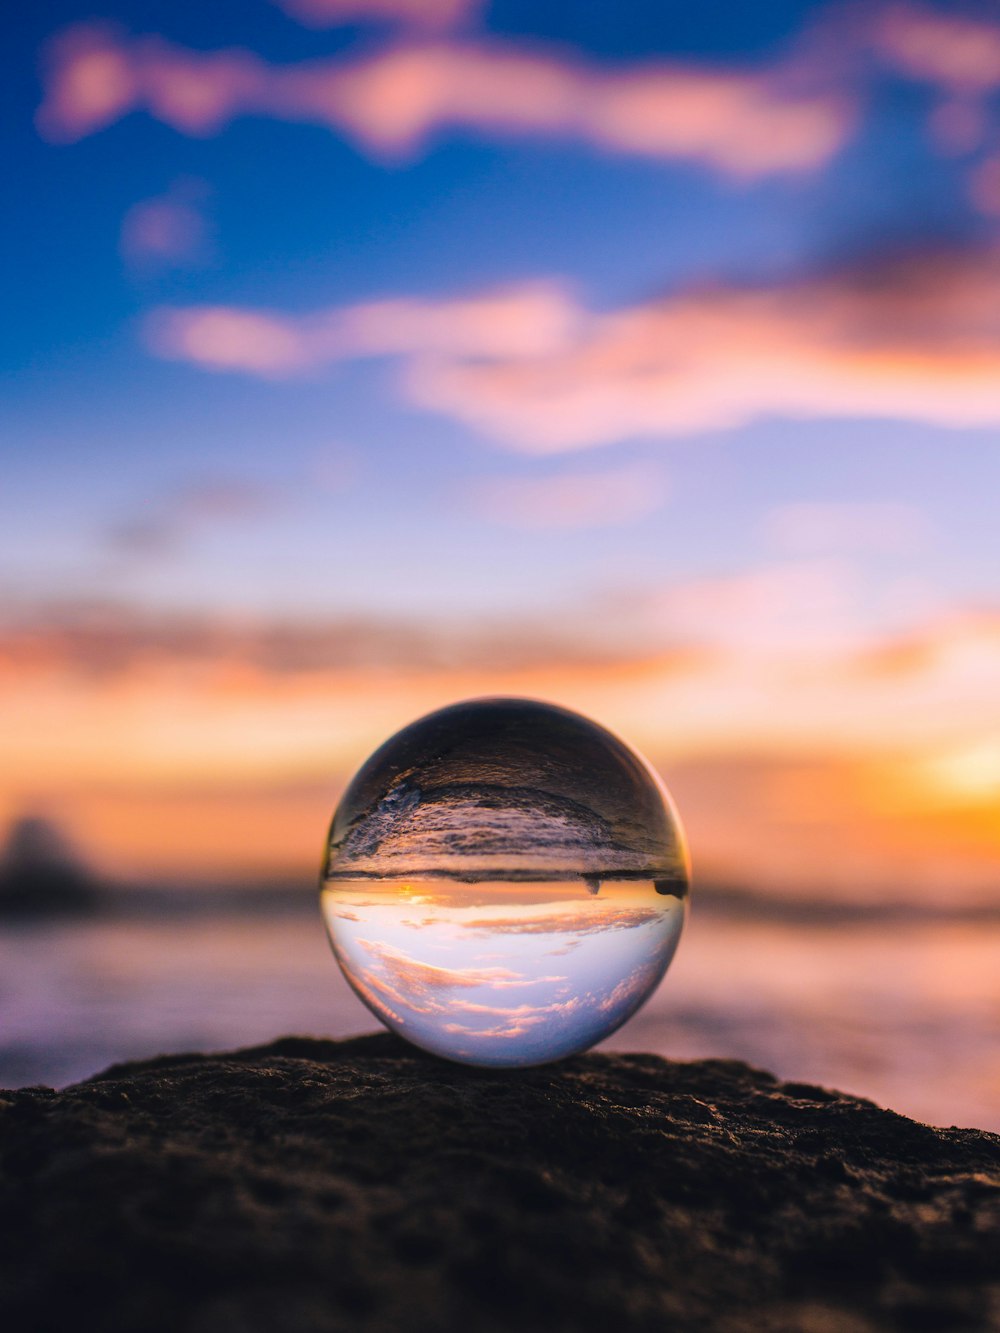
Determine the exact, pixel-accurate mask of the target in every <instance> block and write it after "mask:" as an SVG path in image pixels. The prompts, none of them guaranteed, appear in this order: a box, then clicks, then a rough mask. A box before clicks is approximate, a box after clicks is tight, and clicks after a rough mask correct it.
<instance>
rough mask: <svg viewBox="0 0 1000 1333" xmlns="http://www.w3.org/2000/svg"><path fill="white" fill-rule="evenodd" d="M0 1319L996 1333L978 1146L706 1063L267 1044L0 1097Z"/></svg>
mask: <svg viewBox="0 0 1000 1333" xmlns="http://www.w3.org/2000/svg"><path fill="white" fill-rule="evenodd" d="M0 1157H2V1166H0V1327H3V1328H5V1329H9V1330H12V1331H15V1330H16V1333H21V1331H22V1330H25V1331H30V1333H50V1331H51V1333H55V1331H56V1330H59V1333H63V1330H75V1331H80V1330H83V1331H84V1333H89V1331H90V1330H94V1333H105V1331H107V1333H126V1331H127V1333H140V1331H141V1333H327V1331H328V1330H329V1331H330V1333H334V1331H336V1333H341V1331H346V1330H352V1333H353V1331H354V1330H364V1331H365V1333H369V1331H370V1333H401V1331H403V1330H406V1333H451V1330H455V1333H458V1330H461V1331H462V1333H478V1330H483V1331H484V1333H510V1331H511V1330H518V1331H521V1330H524V1331H527V1330H545V1331H546V1333H560V1331H561V1330H567V1331H569V1330H574V1331H575V1330H591V1329H593V1330H598V1329H600V1330H602V1331H603V1330H616V1331H622V1333H631V1331H632V1330H650V1331H652V1330H657V1333H661V1331H662V1330H682V1331H684V1330H718V1333H740V1331H742V1330H764V1331H765V1333H767V1331H772V1333H872V1330H882V1329H892V1330H901V1329H914V1330H928V1331H929V1330H961V1329H994V1328H998V1327H1000V1138H998V1137H997V1136H995V1135H990V1134H987V1133H984V1132H980V1131H976V1130H956V1129H948V1130H942V1129H931V1128H928V1127H927V1126H924V1125H919V1124H916V1123H914V1122H913V1121H910V1120H907V1119H905V1118H904V1117H902V1116H899V1115H895V1114H893V1113H892V1112H890V1111H883V1110H880V1109H879V1108H877V1107H876V1106H874V1105H872V1104H871V1103H869V1102H865V1101H861V1100H858V1099H857V1098H854V1097H848V1096H845V1095H842V1094H839V1093H835V1092H827V1091H824V1090H822V1089H820V1088H815V1087H809V1086H805V1085H800V1084H793V1083H780V1082H778V1081H777V1080H775V1079H774V1078H772V1077H771V1076H770V1075H768V1074H765V1073H761V1072H759V1071H757V1070H754V1069H751V1068H749V1067H748V1066H746V1065H743V1064H739V1063H736V1062H731V1061H719V1060H705V1061H697V1062H694V1063H685V1064H680V1063H673V1062H669V1061H664V1060H661V1059H658V1058H655V1057H653V1056H648V1055H601V1054H591V1055H585V1056H581V1057H577V1058H575V1059H572V1060H567V1061H564V1062H562V1063H560V1064H557V1065H551V1066H548V1067H545V1068H539V1069H531V1070H523V1071H516V1072H511V1071H506V1072H490V1071H483V1070H475V1069H467V1068H464V1067H461V1066H458V1065H450V1064H445V1063H442V1062H441V1061H438V1060H435V1059H432V1058H431V1057H428V1056H424V1055H422V1054H421V1053H420V1052H418V1051H416V1050H414V1049H412V1048H410V1047H408V1046H406V1045H405V1044H403V1043H402V1042H399V1041H397V1040H396V1039H394V1038H392V1037H389V1036H388V1035H385V1036H378V1037H368V1038H360V1039H357V1040H354V1041H347V1042H326V1041H312V1040H307V1039H299V1038H288V1039H285V1040H282V1041H278V1042H275V1043H274V1044H273V1045H270V1046H267V1047H261V1048H258V1049H253V1050H245V1051H238V1052H235V1053H233V1054H227V1055H215V1056H204V1055H182V1056H171V1057H164V1058H161V1059H158V1060H151V1061H147V1062H145V1063H139V1064H130V1065H121V1066H118V1067H116V1068H113V1069H110V1070H108V1071H107V1073H105V1074H102V1075H100V1076H99V1077H97V1078H95V1079H92V1080H90V1081H88V1082H86V1083H83V1084H80V1085H78V1086H76V1087H73V1088H69V1089H67V1090H66V1091H63V1092H53V1091H51V1090H47V1089H29V1090H25V1091H20V1092H14V1093H0Z"/></svg>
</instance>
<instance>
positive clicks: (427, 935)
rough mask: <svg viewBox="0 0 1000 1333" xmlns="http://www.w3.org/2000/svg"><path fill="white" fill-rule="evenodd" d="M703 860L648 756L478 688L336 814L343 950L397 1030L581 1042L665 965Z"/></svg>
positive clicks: (399, 737)
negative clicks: (694, 870)
mask: <svg viewBox="0 0 1000 1333" xmlns="http://www.w3.org/2000/svg"><path fill="white" fill-rule="evenodd" d="M688 880H689V873H688V862H687V852H686V849H685V846H684V838H683V834H682V832H681V829H680V825H679V822H678V820H677V816H676V813H675V812H674V810H673V806H672V804H671V801H670V798H669V796H668V795H667V792H666V790H665V788H664V787H663V785H662V783H661V782H660V781H659V779H658V778H657V777H656V775H655V774H654V773H653V771H652V770H651V769H650V768H649V766H648V765H647V764H646V763H645V761H644V760H643V759H641V758H640V757H639V755H637V754H636V753H635V751H634V750H631V749H630V748H629V747H628V746H627V745H625V744H624V743H623V742H622V741H621V740H619V739H618V738H617V737H616V736H614V735H612V733H611V732H609V731H606V730H605V729H604V728H603V727H600V726H598V725H597V724H596V723H594V722H591V721H589V720H588V719H587V718H585V717H582V716H581V715H580V714H578V713H571V712H569V711H567V710H566V709H563V708H557V707H555V706H553V705H551V704H545V703H537V702H534V701H532V700H526V699H506V698H501V699H475V700H471V701H469V702H466V703H459V704H454V705H452V706H451V707H449V708H442V709H440V710H439V711H438V712H435V713H431V714H429V715H428V716H427V717H423V718H420V719H419V720H418V721H416V722H414V723H412V724H411V725H410V726H408V727H404V728H403V730H402V731H400V732H398V733H397V734H396V735H395V736H393V737H392V738H391V740H389V741H387V742H386V743H385V744H384V745H383V746H381V748H380V749H378V750H376V752H375V753H374V754H373V755H372V756H371V758H370V759H369V760H368V761H367V762H366V763H365V764H364V765H363V766H362V768H361V769H360V770H359V771H358V773H357V774H356V776H355V777H354V779H353V781H352V782H351V784H350V786H349V787H348V789H347V791H346V792H345V794H344V797H343V799H342V800H341V802H340V805H339V806H338V808H337V811H336V813H335V814H334V817H333V824H332V827H331V829H330V836H329V841H328V844H327V849H326V856H325V864H324V869H323V878H322V884H321V902H322V909H323V916H324V919H325V922H326V926H327V930H328V932H329V936H330V941H331V944H332V945H333V951H334V953H335V955H336V957H337V960H338V962H339V963H340V966H341V968H342V969H343V972H344V975H345V977H346V978H347V980H348V982H349V983H350V985H351V987H352V988H353V989H354V991H355V992H356V993H357V995H358V996H360V998H361V999H362V1000H363V1001H364V1002H365V1004H366V1005H368V1007H369V1008H370V1009H371V1010H372V1012H373V1013H374V1014H375V1015H376V1016H377V1017H378V1018H380V1019H381V1020H382V1022H383V1023H384V1024H385V1025H386V1026H387V1027H388V1028H390V1029H391V1030H392V1031H393V1032H397V1033H399V1035H400V1036H402V1037H405V1038H407V1039H408V1040H409V1041H411V1042H413V1043H414V1044H415V1045H417V1046H420V1047H423V1048H424V1049H425V1050H428V1051H432V1052H434V1053H435V1054H436V1055H441V1056H445V1057H447V1058H448V1059H451V1060H458V1061H462V1062H464V1063H467V1064H475V1065H492V1066H509V1065H534V1064H543V1063H545V1062H546V1061H548V1060H556V1059H559V1058H560V1057H561V1056H565V1055H570V1054H572V1053H573V1052H576V1051H582V1050H586V1049H587V1048H588V1047H589V1046H592V1045H594V1043H595V1042H598V1041H601V1040H602V1039H603V1038H604V1037H607V1036H608V1035H609V1034H610V1033H612V1032H614V1031H615V1029H616V1028H618V1027H620V1026H621V1025H622V1024H623V1023H624V1022H625V1021H626V1020H627V1019H629V1018H631V1016H632V1015H633V1014H634V1013H635V1012H636V1010H637V1009H639V1007H640V1006H641V1005H642V1004H643V1003H644V1002H645V1001H646V1000H647V999H648V998H649V996H650V995H651V994H652V993H653V991H654V990H655V989H656V987H657V985H658V984H659V982H660V980H661V979H662V977H663V975H664V973H665V972H666V970H667V968H668V967H669V965H670V961H671V959H672V958H673V955H674V951H675V950H676V948H677V943H678V940H679V939H680V934H681V930H682V928H683V925H684V918H685V913H686V905H687V892H688Z"/></svg>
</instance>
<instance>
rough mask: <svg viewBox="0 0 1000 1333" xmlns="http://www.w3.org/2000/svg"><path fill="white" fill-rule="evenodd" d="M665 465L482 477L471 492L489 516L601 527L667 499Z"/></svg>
mask: <svg viewBox="0 0 1000 1333" xmlns="http://www.w3.org/2000/svg"><path fill="white" fill-rule="evenodd" d="M666 495H667V487H666V479H665V477H664V474H663V472H662V470H661V469H659V468H657V467H655V466H653V465H651V464H644V463H632V464H627V465H625V466H623V467H609V468H602V469H600V470H597V471H589V472H571V473H560V474H557V475H554V476H547V477H508V478H497V479H495V480H493V481H490V482H481V483H478V484H477V485H475V486H474V487H472V488H471V489H470V492H469V498H470V499H471V501H472V503H473V504H474V506H475V507H476V509H477V510H478V512H479V513H480V514H482V515H483V516H484V517H485V518H489V519H492V520H493V521H494V522H497V523H502V524H507V525H509V526H512V527H520V528H546V529H547V528H557V529H559V528H564V529H575V528H597V527H612V526H614V525H616V524H619V523H629V522H633V521H635V520H636V519H639V518H643V517H645V516H646V515H647V514H652V513H655V512H656V510H657V509H659V508H660V507H661V506H662V505H663V503H664V500H665V499H666Z"/></svg>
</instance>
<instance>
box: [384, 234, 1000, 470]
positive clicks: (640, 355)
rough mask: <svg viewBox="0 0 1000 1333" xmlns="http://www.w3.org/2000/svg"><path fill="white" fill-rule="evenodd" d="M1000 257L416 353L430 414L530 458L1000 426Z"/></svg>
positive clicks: (833, 279)
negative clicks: (554, 339) (475, 351)
mask: <svg viewBox="0 0 1000 1333" xmlns="http://www.w3.org/2000/svg"><path fill="white" fill-rule="evenodd" d="M998 310H1000V250H992V251H989V252H986V253H979V254H975V253H969V252H966V253H955V254H926V255H918V256H903V257H900V258H896V259H891V260H888V261H885V262H881V263H879V264H878V265H871V266H868V267H867V268H858V269H857V270H854V271H850V270H847V271H843V272H840V273H837V274H833V275H829V276H820V277H814V278H803V279H800V280H797V281H792V282H788V283H782V284H776V285H774V286H770V287H758V288H732V287H714V288H703V289H701V290H692V291H688V292H679V293H677V294H675V295H673V296H669V297H666V298H664V299H661V300H657V301H651V302H648V303H646V304H642V305H638V306H634V307H631V308H626V309H623V310H620V311H616V312H612V313H610V314H606V315H602V316H591V317H587V316H586V315H585V314H584V312H581V313H580V317H579V319H578V320H577V322H576V329H577V336H576V338H575V340H574V342H573V344H572V345H571V346H568V347H566V348H564V349H561V350H559V351H557V352H555V353H554V354H552V355H549V356H546V357H538V358H532V359H527V358H522V359H519V360H517V361H515V360H513V359H501V360H496V361H489V360H482V359H481V360H478V361H472V360H464V359H461V360H458V359H454V360H447V359H441V360H428V359H425V358H419V357H415V358H413V359H412V360H411V362H410V364H409V367H408V371H407V376H406V389H407V392H408V394H409V396H410V398H411V399H412V400H413V401H414V402H417V403H418V404H420V405H421V406H423V407H426V408H429V409H431V410H434V411H438V412H443V413H445V414H447V415H449V416H452V417H455V418H457V419H459V420H461V421H463V422H465V423H466V424H467V425H469V426H472V427H474V428H475V429H477V430H481V431H484V432H486V433H489V434H492V435H495V436H497V437H499V438H501V439H503V440H507V441H510V442H511V443H513V444H515V445H517V446H520V447H521V448H524V449H527V450H529V451H532V452H539V453H545V452H554V451H558V450H563V449H573V448H579V447H582V446H586V445H594V444H601V443H605V442H609V441H614V440H618V439H622V438H627V437H630V436H642V435H654V436H655V435H679V434H687V433H691V432H699V431H705V430H718V429H729V428H733V427H736V426H740V425H743V424H745V423H746V422H749V421H753V420H754V419H757V418H760V417H762V416H766V415H772V414H773V415H780V416H785V417H791V418H796V417H801V418H809V417H882V418H898V419H900V420H909V421H924V422H930V423H933V424H937V425H944V426H952V427H961V426H986V425H993V424H995V423H997V422H1000V318H998V315H997V311H998Z"/></svg>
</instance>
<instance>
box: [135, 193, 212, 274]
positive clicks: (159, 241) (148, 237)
mask: <svg viewBox="0 0 1000 1333" xmlns="http://www.w3.org/2000/svg"><path fill="white" fill-rule="evenodd" d="M204 195H205V187H204V186H203V184H202V183H201V182H199V181H179V182H177V183H176V184H175V185H173V186H171V188H170V189H169V190H168V191H167V193H166V194H163V195H159V196H156V197H154V198H152V199H141V200H139V202H138V203H135V204H133V205H132V207H131V208H130V209H129V210H128V212H127V213H126V214H125V217H124V218H123V219H122V228H121V238H120V248H121V252H122V256H123V257H124V258H125V259H126V260H128V261H129V262H130V263H132V264H136V265H150V264H154V265H155V264H160V265H163V264H189V263H196V262H198V261H200V260H202V259H204V258H205V257H206V255H207V253H208V227H207V224H206V222H205V217H204V214H203V212H202V209H201V203H202V200H203V198H204Z"/></svg>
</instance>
